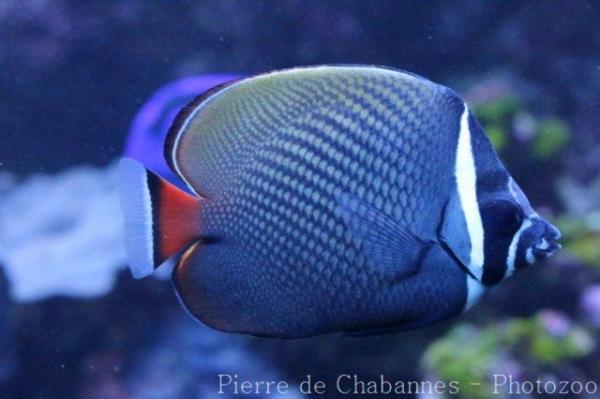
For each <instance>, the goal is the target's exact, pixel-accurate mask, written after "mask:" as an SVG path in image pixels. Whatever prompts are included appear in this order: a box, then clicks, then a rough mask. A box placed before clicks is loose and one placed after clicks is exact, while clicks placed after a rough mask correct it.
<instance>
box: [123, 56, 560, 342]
mask: <svg viewBox="0 0 600 399" xmlns="http://www.w3.org/2000/svg"><path fill="white" fill-rule="evenodd" d="M165 157H166V159H167V161H168V163H169V165H170V166H171V168H172V169H173V170H174V171H175V172H176V174H177V175H179V176H180V177H181V178H182V179H183V180H184V181H185V182H186V183H187V184H188V186H189V188H190V191H191V192H192V194H191V195H189V194H185V193H183V192H180V191H178V190H177V189H175V188H173V187H171V186H170V185H168V183H166V182H164V181H163V180H161V179H160V178H159V177H157V176H155V175H153V174H152V173H151V172H149V171H147V170H145V169H144V168H143V167H142V166H141V165H139V164H136V163H134V162H133V161H130V160H126V161H124V162H123V165H122V168H123V173H122V175H123V179H122V187H121V193H122V203H123V209H124V212H125V220H126V230H128V231H127V237H128V241H127V248H128V252H129V253H130V256H131V261H132V271H133V272H134V275H136V276H138V277H141V276H144V275H147V274H149V273H151V272H152V271H153V269H154V267H155V266H158V265H159V264H160V263H161V262H162V261H163V260H164V259H166V258H167V257H168V256H170V255H172V254H173V253H175V252H177V251H178V250H180V249H185V252H184V253H183V254H182V256H181V258H180V260H179V262H178V264H177V266H176V268H175V270H174V272H173V280H174V284H175V288H176V291H177V293H178V295H179V297H180V299H181V301H182V303H183V304H184V306H185V307H186V308H187V309H188V310H189V311H190V312H191V313H192V314H193V315H194V316H195V317H196V318H198V319H199V320H201V321H202V322H204V323H206V324H208V325H210V326H212V327H214V328H217V329H220V330H223V331H232V332H243V333H249V334H254V335H260V336H276V337H301V336H310V335H314V334H320V333H327V332H340V331H341V332H347V333H357V334H363V333H372V332H382V331H395V330H399V329H407V328H416V327H420V326H424V325H428V324H431V323H434V322H437V321H440V320H444V319H448V318H451V317H453V316H456V315H458V314H460V313H461V312H463V311H464V310H465V309H467V308H469V307H470V306H472V305H473V304H474V303H475V302H476V301H477V299H478V298H479V296H480V295H481V294H482V292H483V291H484V290H485V287H487V286H491V285H494V284H496V283H497V282H499V281H500V280H502V279H503V278H504V277H506V276H508V275H509V274H510V273H512V271H514V270H516V269H518V268H520V267H522V266H524V265H525V264H528V263H531V262H529V261H531V260H532V259H533V260H535V256H534V255H533V252H532V251H533V248H534V247H535V245H534V244H535V243H538V241H539V243H541V241H540V240H541V238H540V237H542V236H543V237H544V239H545V240H546V244H547V245H546V248H545V249H539V247H540V246H542V245H541V244H540V245H538V247H536V248H538V257H544V256H546V255H548V254H550V253H551V252H552V251H554V250H556V245H557V244H556V240H557V239H558V231H557V230H556V229H555V228H554V227H552V226H551V225H549V224H548V223H547V222H545V221H543V220H542V219H541V218H540V217H539V216H538V215H537V214H535V212H534V211H533V210H532V209H531V206H530V205H529V203H528V202H527V199H526V198H525V196H524V194H523V193H522V191H521V190H520V188H519V187H518V186H517V185H516V183H514V181H513V180H512V178H511V177H510V175H509V174H508V172H507V171H506V169H505V168H504V167H503V165H502V163H501V162H500V160H499V159H498V157H497V155H496V154H495V152H494V151H493V149H492V147H491V145H490V143H489V141H488V139H487V137H486V135H485V133H484V132H483V130H482V129H481V128H480V127H479V125H478V124H477V121H476V120H475V118H474V117H473V116H472V114H471V113H470V111H469V109H468V107H467V105H466V104H465V103H464V101H463V100H462V99H461V98H460V97H459V96H458V95H457V94H456V93H454V92H453V91H452V90H450V89H448V88H446V87H444V86H441V85H438V84H435V83H433V82H431V81H428V80H426V79H424V78H421V77H418V76H416V75H412V74H409V73H404V72H400V71H396V70H391V69H386V68H377V67H362V66H335V67H330V66H325V67H313V68H297V69H291V70H286V71H279V72H273V73H269V74H265V75H259V76H256V77H253V78H248V79H243V80H241V81H237V82H233V83H229V84H226V85H224V86H220V87H218V88H216V89H214V90H212V91H209V92H207V93H206V94H205V95H203V96H201V97H200V98H198V99H196V100H194V101H192V102H191V103H190V104H189V105H188V106H187V107H186V108H185V109H184V110H182V111H181V112H180V114H179V115H178V117H177V118H176V121H175V123H174V125H173V127H172V128H171V131H170V133H169V136H168V137H167V142H166V146H165ZM503 201H504V202H505V203H504V202H503ZM497 204H499V206H497ZM507 219H510V220H509V222H510V223H512V224H511V225H508V224H510V223H509V222H507ZM534 225H535V226H537V227H536V229H537V230H536V231H535V232H534V233H532V230H531V229H532V226H534ZM538 230H539V231H538ZM525 233H527V234H525ZM529 236H530V237H529ZM521 237H523V238H521ZM524 237H529V238H527V239H528V240H530V241H531V242H525V241H524V240H525V238H524ZM536 240H537V241H536ZM528 251H530V256H529V258H528V257H527V253H528Z"/></svg>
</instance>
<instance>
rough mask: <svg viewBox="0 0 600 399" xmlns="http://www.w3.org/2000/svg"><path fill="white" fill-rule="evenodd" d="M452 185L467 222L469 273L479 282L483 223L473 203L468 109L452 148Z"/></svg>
mask: <svg viewBox="0 0 600 399" xmlns="http://www.w3.org/2000/svg"><path fill="white" fill-rule="evenodd" d="M455 176H456V184H457V188H458V195H459V198H460V204H461V208H462V210H463V213H464V215H465V220H466V222H467V231H468V233H469V239H470V242H471V253H470V259H469V262H470V264H469V270H471V272H472V273H474V274H475V276H477V277H478V278H479V279H481V275H482V274H483V263H484V252H483V238H484V233H483V223H482V222H481V214H480V213H479V204H478V203H477V174H476V170H475V159H474V158H473V149H472V147H471V131H470V130H469V109H468V107H467V105H466V104H465V109H464V111H463V113H462V116H461V118H460V132H459V136H458V145H457V148H456V167H455Z"/></svg>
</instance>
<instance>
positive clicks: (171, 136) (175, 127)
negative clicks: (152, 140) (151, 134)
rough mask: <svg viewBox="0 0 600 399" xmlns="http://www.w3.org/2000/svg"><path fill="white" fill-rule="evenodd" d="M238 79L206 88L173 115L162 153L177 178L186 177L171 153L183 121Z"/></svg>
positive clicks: (183, 178)
mask: <svg viewBox="0 0 600 399" xmlns="http://www.w3.org/2000/svg"><path fill="white" fill-rule="evenodd" d="M239 80H241V79H232V80H228V81H227V82H223V83H221V84H218V85H216V86H214V87H212V88H210V89H208V90H206V91H205V92H204V93H202V94H200V95H199V96H197V97H195V98H194V99H193V100H191V101H190V102H189V103H187V104H186V105H185V106H184V107H183V108H182V109H181V110H180V111H179V112H178V113H177V115H176V116H175V119H174V120H173V123H172V124H171V127H170V128H169V132H168V133H167V137H166V138H165V146H164V153H163V155H164V157H165V160H166V161H167V165H169V168H171V170H172V171H173V172H175V174H176V175H177V176H179V178H180V179H182V180H183V181H185V180H186V179H185V177H184V176H182V175H181V174H180V173H179V170H178V168H177V166H176V165H175V162H174V160H175V154H173V151H174V148H175V143H176V142H177V137H178V136H179V134H180V133H181V132H182V130H183V129H182V128H183V127H184V124H185V122H186V121H187V120H188V118H189V117H190V116H191V114H192V113H193V112H194V110H196V109H198V107H199V106H200V105H201V104H202V103H203V102H204V101H206V99H208V98H209V97H212V96H213V95H214V94H216V93H218V92H219V91H221V90H223V89H225V88H226V87H228V86H231V85H232V84H233V83H235V82H238V81H239ZM186 183H187V182H186ZM188 185H189V184H188ZM194 191H197V190H194ZM197 194H198V195H202V193H197Z"/></svg>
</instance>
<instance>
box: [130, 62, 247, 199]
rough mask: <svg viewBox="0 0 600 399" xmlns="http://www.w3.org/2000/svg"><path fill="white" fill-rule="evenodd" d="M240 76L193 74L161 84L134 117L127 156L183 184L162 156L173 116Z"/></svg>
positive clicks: (170, 179)
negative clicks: (212, 89) (194, 100)
mask: <svg viewBox="0 0 600 399" xmlns="http://www.w3.org/2000/svg"><path fill="white" fill-rule="evenodd" d="M240 77H241V76H240V75H234V74H210V75H199V76H190V77H186V78H181V79H178V80H175V81H173V82H171V83H167V84H166V85H164V86H162V87H161V88H160V89H158V90H157V91H156V92H155V93H154V94H153V95H152V96H151V97H150V99H148V100H147V101H146V102H145V103H144V104H143V105H142V107H141V108H140V110H139V111H138V113H137V114H136V116H135V118H134V119H133V122H132V124H131V128H130V129H129V134H128V136H127V142H126V144H125V155H126V156H128V157H131V158H133V159H136V160H138V161H140V162H143V163H144V164H145V165H147V166H148V168H150V169H152V170H153V171H155V172H157V173H159V174H160V175H162V176H164V177H165V178H167V180H169V181H171V182H173V183H176V184H177V185H179V186H180V187H183V186H184V185H183V184H182V183H181V182H180V180H179V179H178V178H176V177H175V175H174V174H173V173H172V172H171V170H170V169H169V167H168V166H167V163H166V162H165V159H164V157H163V147H164V142H165V137H166V135H167V131H168V130H169V127H170V126H171V124H172V122H173V119H175V116H176V115H177V112H179V110H180V109H181V108H182V107H183V106H184V105H185V104H187V103H188V102H189V101H190V100H191V99H193V98H194V97H195V96H197V95H199V94H201V93H203V92H205V91H206V90H208V89H210V88H212V87H214V86H217V85H219V84H221V83H223V82H227V81H230V80H236V79H239V78H240Z"/></svg>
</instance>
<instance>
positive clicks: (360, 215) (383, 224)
mask: <svg viewBox="0 0 600 399" xmlns="http://www.w3.org/2000/svg"><path fill="white" fill-rule="evenodd" d="M338 214H339V215H340V216H341V218H342V220H343V221H344V223H345V224H346V227H347V228H348V230H349V231H350V232H351V233H352V235H353V236H354V237H355V238H357V239H358V240H359V241H360V243H361V245H362V248H363V251H364V253H365V255H366V256H367V258H368V259H369V260H370V261H371V263H372V264H373V265H374V267H376V268H377V269H378V270H380V271H381V272H383V273H386V274H391V275H394V276H396V277H406V276H409V275H411V274H414V273H416V272H417V271H418V269H419V257H420V255H421V253H422V251H423V250H424V249H425V247H426V245H427V243H426V242H425V241H424V240H421V239H420V238H419V237H417V236H416V235H415V234H414V233H413V232H412V231H411V230H410V229H409V228H408V227H406V226H403V225H402V224H400V223H397V222H396V221H395V220H394V219H393V218H391V217H390V216H388V215H386V214H384V213H383V212H382V211H380V210H378V209H376V208H375V207H373V206H372V205H370V204H368V203H366V202H364V201H362V200H360V199H359V198H357V197H355V196H352V195H349V194H343V195H341V196H340V198H339V199H338Z"/></svg>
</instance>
